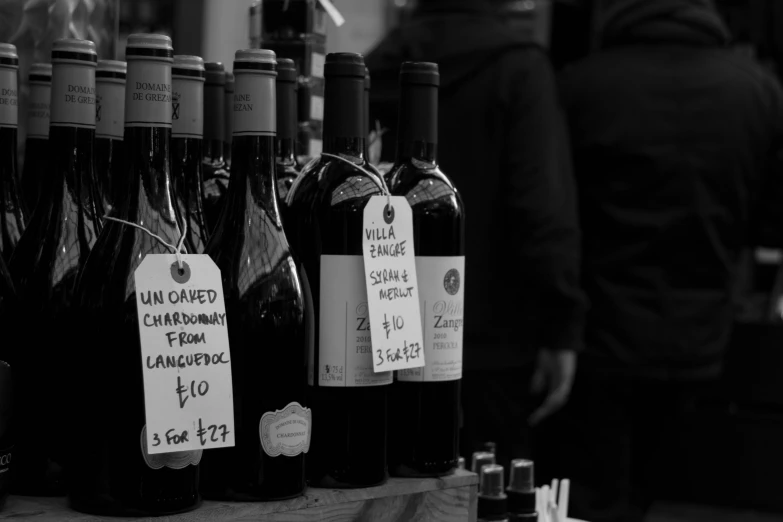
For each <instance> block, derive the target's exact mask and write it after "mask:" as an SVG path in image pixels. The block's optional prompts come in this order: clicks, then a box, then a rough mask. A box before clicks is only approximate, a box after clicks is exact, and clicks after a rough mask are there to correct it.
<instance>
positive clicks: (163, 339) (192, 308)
mask: <svg viewBox="0 0 783 522" xmlns="http://www.w3.org/2000/svg"><path fill="white" fill-rule="evenodd" d="M182 259H183V269H184V270H182V271H180V270H179V266H178V264H177V257H176V256H175V255H174V254H148V255H147V256H146V257H145V258H144V260H143V261H142V262H141V264H140V265H139V267H138V268H137V269H136V272H135V274H134V279H135V283H136V308H137V311H138V317H139V339H140V342H141V365H142V374H143V376H144V404H145V412H146V422H147V430H146V434H147V450H148V452H149V454H151V455H154V454H157V453H170V452H174V451H186V450H197V449H209V448H223V447H229V446H233V445H234V403H233V393H232V381H231V353H230V351H229V346H228V329H227V327H226V305H225V302H224V300H223V284H222V282H221V278H220V270H219V269H218V267H217V265H215V263H214V261H212V259H211V258H210V257H209V256H207V255H183V256H182Z"/></svg>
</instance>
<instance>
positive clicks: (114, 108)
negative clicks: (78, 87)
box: [95, 78, 125, 140]
mask: <svg viewBox="0 0 783 522" xmlns="http://www.w3.org/2000/svg"><path fill="white" fill-rule="evenodd" d="M95 87H96V91H97V96H96V97H95V102H96V106H95V137H96V138H108V139H112V140H122V139H123V137H124V135H125V80H123V79H121V78H99V79H98V80H96V85H95Z"/></svg>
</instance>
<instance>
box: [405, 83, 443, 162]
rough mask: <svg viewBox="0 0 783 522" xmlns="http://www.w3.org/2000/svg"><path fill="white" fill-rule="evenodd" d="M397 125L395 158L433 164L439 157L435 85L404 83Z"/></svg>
mask: <svg viewBox="0 0 783 522" xmlns="http://www.w3.org/2000/svg"><path fill="white" fill-rule="evenodd" d="M397 128H398V129H399V130H398V134H397V162H398V163H400V162H405V161H410V160H417V161H421V162H424V163H428V164H431V165H433V166H434V165H435V164H436V163H437V160H438V158H437V152H438V88H437V87H435V86H433V85H420V84H403V85H402V86H401V89H400V112H399V120H398V125H397Z"/></svg>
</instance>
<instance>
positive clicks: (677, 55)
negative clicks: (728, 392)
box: [544, 0, 783, 522]
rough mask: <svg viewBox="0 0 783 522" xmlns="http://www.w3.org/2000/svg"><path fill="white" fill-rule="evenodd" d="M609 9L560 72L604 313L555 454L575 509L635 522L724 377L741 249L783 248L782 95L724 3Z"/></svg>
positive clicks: (594, 327) (686, 1) (590, 321)
mask: <svg viewBox="0 0 783 522" xmlns="http://www.w3.org/2000/svg"><path fill="white" fill-rule="evenodd" d="M607 4H608V5H607V6H606V11H604V12H603V16H602V17H601V19H600V27H599V30H600V33H599V35H598V36H599V39H598V41H599V45H600V51H599V52H597V53H596V54H594V55H592V56H591V57H588V58H587V59H585V60H584V61H582V62H581V63H578V64H576V65H574V66H573V67H571V68H570V69H566V70H565V71H564V72H563V74H562V76H561V78H560V80H561V82H560V83H561V95H562V97H561V99H562V103H563V105H564V108H565V110H566V114H567V121H568V124H569V128H570V132H571V140H570V141H571V145H572V148H573V154H574V177H575V179H576V184H577V191H578V195H579V209H580V214H581V215H580V218H581V219H580V223H581V227H582V238H583V239H582V241H583V251H582V257H583V264H582V284H583V288H584V289H585V291H586V293H587V296H588V299H589V300H590V303H591V308H590V311H589V312H588V314H587V321H586V326H585V350H584V354H583V355H582V356H581V357H580V365H579V374H578V375H577V377H576V382H575V384H574V389H573V393H572V401H571V403H570V404H569V405H568V406H567V407H566V409H565V411H563V412H562V416H561V417H562V420H563V422H564V423H567V425H565V426H563V425H559V426H557V427H553V428H555V429H553V430H552V431H553V433H563V434H566V439H565V440H563V439H561V438H557V437H556V436H554V438H552V439H550V440H552V441H553V442H554V443H555V444H556V447H554V448H553V451H552V454H551V455H548V458H545V459H544V460H548V461H550V462H553V461H555V460H557V459H559V460H560V461H561V462H562V464H563V467H562V468H561V469H559V470H552V473H554V474H556V475H557V476H565V477H570V478H571V479H572V490H571V493H572V501H573V503H572V506H573V507H574V509H575V511H573V514H574V516H576V517H579V518H585V519H587V520H590V521H593V522H601V521H608V520H618V521H621V520H622V521H624V522H628V521H634V520H637V519H638V520H641V518H638V517H640V516H641V512H642V511H643V510H644V508H645V506H646V502H645V501H644V500H645V499H646V500H650V499H651V498H652V497H651V495H655V494H656V493H657V492H656V491H654V490H652V489H651V488H650V487H648V485H654V484H667V483H670V482H671V481H670V480H669V477H668V475H666V473H671V469H668V470H663V469H658V467H657V464H658V463H663V464H664V465H665V466H667V467H668V466H671V459H669V458H665V457H664V456H663V455H662V453H661V448H662V441H661V439H662V438H663V439H665V438H666V435H667V432H665V431H664V428H667V429H671V433H672V434H676V433H677V430H678V426H681V424H678V423H679V422H680V420H682V419H681V416H680V415H681V414H683V413H684V408H685V407H686V405H687V404H689V403H692V401H693V400H694V399H695V398H697V397H698V394H699V393H701V390H702V388H703V387H704V386H705V385H706V383H707V381H709V380H710V379H714V378H715V377H717V376H718V375H719V373H720V370H721V364H722V358H723V354H724V352H725V350H726V348H727V344H728V342H729V336H730V334H731V329H732V323H733V320H734V311H735V302H734V295H733V293H734V288H735V284H736V280H737V273H738V269H739V259H740V254H741V251H742V249H743V248H746V247H747V246H751V245H758V244H765V243H766V244H768V245H770V246H780V245H781V244H783V242H781V230H780V226H781V223H783V219H782V218H783V216H781V215H780V214H781V211H780V210H777V209H779V208H781V205H780V201H783V192H782V191H781V175H782V174H783V172H781V170H780V169H779V165H777V164H776V163H777V161H776V160H775V158H776V155H777V153H778V152H779V151H780V146H781V139H782V138H783V97H782V96H781V91H780V89H779V87H778V84H777V82H776V80H775V79H773V78H772V77H771V76H769V75H768V74H767V73H766V72H765V71H764V70H763V69H762V67H760V66H759V65H758V64H756V63H754V62H753V61H752V60H751V59H749V58H747V57H746V56H745V55H744V54H743V53H740V52H738V51H737V50H735V49H733V48H732V47H730V46H729V45H728V44H729V34H728V31H727V29H726V27H725V26H724V24H723V22H722V21H721V19H720V17H719V15H718V13H717V11H716V10H715V9H714V8H713V7H712V5H711V2H710V1H708V0H655V1H650V0H614V1H609V2H607ZM569 434H570V435H571V436H573V438H569V437H568V435H569ZM577 437H578V438H577ZM636 478H643V479H645V480H644V482H642V481H639V480H635V479H636ZM632 490H636V491H632ZM632 492H633V493H639V495H634V497H635V498H641V499H642V502H640V503H639V504H638V505H636V506H632V505H631V493H632Z"/></svg>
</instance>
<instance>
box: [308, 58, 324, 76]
mask: <svg viewBox="0 0 783 522" xmlns="http://www.w3.org/2000/svg"><path fill="white" fill-rule="evenodd" d="M310 57H311V66H310V69H311V71H310V75H311V76H313V77H315V78H323V77H324V63H325V62H326V56H324V55H323V54H321V53H313V54H311V55H310Z"/></svg>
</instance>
